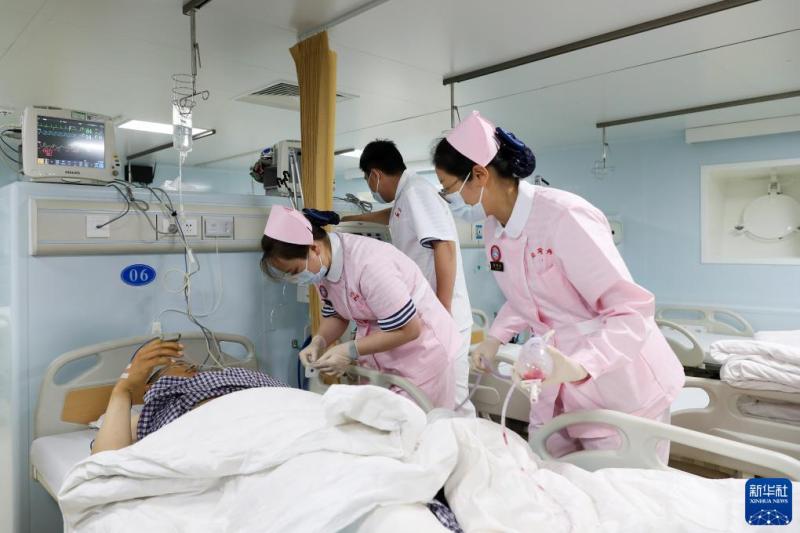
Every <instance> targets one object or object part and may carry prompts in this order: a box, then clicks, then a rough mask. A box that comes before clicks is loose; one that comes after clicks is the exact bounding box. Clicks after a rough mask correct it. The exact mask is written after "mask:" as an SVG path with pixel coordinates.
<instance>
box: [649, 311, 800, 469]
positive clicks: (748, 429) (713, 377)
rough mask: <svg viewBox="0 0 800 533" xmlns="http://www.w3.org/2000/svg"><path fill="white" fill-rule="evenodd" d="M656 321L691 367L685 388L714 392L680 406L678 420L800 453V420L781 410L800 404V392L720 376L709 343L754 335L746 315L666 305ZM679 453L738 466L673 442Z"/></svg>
mask: <svg viewBox="0 0 800 533" xmlns="http://www.w3.org/2000/svg"><path fill="white" fill-rule="evenodd" d="M656 323H657V324H658V325H659V327H660V328H661V331H662V332H663V333H664V336H665V337H666V339H667V342H668V343H669V345H670V347H671V348H672V350H673V351H674V352H675V354H676V355H677V356H678V359H679V360H680V361H681V363H682V364H683V366H684V368H685V369H686V374H687V376H688V377H687V380H686V385H685V387H684V388H685V390H686V391H687V392H691V391H690V389H699V390H701V391H703V392H704V393H705V394H706V395H707V396H708V398H709V400H708V405H707V406H703V407H692V408H688V409H681V410H678V411H676V412H674V413H673V415H672V423H673V424H674V425H677V426H681V427H684V428H687V429H692V430H695V431H701V432H704V433H708V434H710V435H717V436H722V437H725V438H728V439H731V440H735V441H737V442H744V443H748V444H753V445H755V446H761V447H764V448H767V449H770V450H773V451H777V452H780V453H784V454H787V455H790V456H792V457H795V458H798V459H800V425H798V424H797V422H794V423H792V422H790V421H787V420H785V419H781V418H780V417H779V416H777V415H778V414H779V413H780V411H781V410H782V409H790V408H794V409H798V410H800V395H798V394H794V393H790V392H777V391H765V390H754V389H742V388H736V387H733V386H731V385H729V384H728V383H725V382H723V381H720V380H719V369H720V365H719V364H716V363H714V362H713V360H711V359H710V355H709V348H710V346H711V345H712V344H713V343H715V342H717V341H723V340H753V339H754V335H755V332H754V331H753V328H752V326H751V325H750V324H749V323H748V322H747V320H746V319H745V318H744V317H742V316H741V315H739V314H737V313H735V312H733V311H729V310H726V309H718V308H712V307H700V306H686V307H679V306H664V307H660V308H659V309H658V310H657V311H656ZM745 403H749V404H750V405H752V404H754V403H758V405H759V406H760V411H761V413H762V414H760V415H759V416H754V415H753V414H749V413H746V412H744V411H743V408H745ZM792 406H794V407H792ZM673 454H674V455H675V456H677V457H680V458H681V459H684V458H686V459H690V460H692V461H695V462H698V463H701V464H703V463H706V462H708V461H711V462H713V463H714V464H719V465H721V466H726V467H729V468H733V466H732V465H730V464H728V463H729V462H728V461H725V460H723V459H721V458H719V457H714V456H713V455H709V454H707V453H702V452H699V451H697V450H689V449H686V448H684V447H682V446H680V445H678V446H675V447H674V448H673Z"/></svg>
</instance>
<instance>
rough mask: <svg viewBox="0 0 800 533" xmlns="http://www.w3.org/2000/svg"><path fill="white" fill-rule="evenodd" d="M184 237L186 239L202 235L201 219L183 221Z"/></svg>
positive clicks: (185, 219) (188, 218) (192, 218)
mask: <svg viewBox="0 0 800 533" xmlns="http://www.w3.org/2000/svg"><path fill="white" fill-rule="evenodd" d="M181 227H183V235H184V236H185V237H197V236H199V235H200V219H199V218H196V217H184V218H183V219H181Z"/></svg>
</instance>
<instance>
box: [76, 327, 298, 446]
mask: <svg viewBox="0 0 800 533" xmlns="http://www.w3.org/2000/svg"><path fill="white" fill-rule="evenodd" d="M182 356H183V345H182V344H180V343H179V342H165V341H162V340H160V339H155V340H153V341H150V342H148V343H147V344H145V345H144V346H142V347H141V348H139V349H138V350H137V351H136V353H135V354H134V356H133V359H132V360H131V364H130V365H129V366H128V368H126V370H125V372H124V373H123V374H122V376H120V378H119V380H118V381H117V383H116V385H114V388H113V390H112V392H111V397H110V399H109V401H108V407H107V408H106V413H105V417H104V421H103V424H102V426H101V427H100V430H99V431H98V433H97V437H96V438H95V440H94V442H93V443H92V453H93V454H95V453H98V452H102V451H107V450H118V449H120V448H124V447H126V446H130V445H131V444H132V443H134V442H135V441H137V440H139V439H142V438H144V437H146V436H147V435H149V434H150V433H152V432H154V431H156V430H158V429H160V428H162V427H163V426H165V425H167V424H169V423H170V422H172V421H173V420H175V419H177V418H179V417H180V416H182V415H184V414H186V413H187V412H189V411H191V410H192V409H194V408H195V407H198V406H200V405H202V404H204V403H206V402H208V401H211V400H213V399H214V398H219V397H220V396H224V395H226V394H230V393H232V392H236V391H240V390H244V389H252V388H256V387H287V386H288V385H286V384H284V383H282V382H280V381H278V380H276V379H274V378H271V377H270V376H268V375H266V374H264V373H262V372H258V371H256V370H250V369H247V368H225V369H222V370H211V371H200V370H198V368H197V366H196V365H193V364H191V363H188V362H186V361H184V360H182V359H181V357H182ZM142 396H143V397H144V407H143V408H142V412H141V414H140V415H131V404H132V402H133V398H137V397H142Z"/></svg>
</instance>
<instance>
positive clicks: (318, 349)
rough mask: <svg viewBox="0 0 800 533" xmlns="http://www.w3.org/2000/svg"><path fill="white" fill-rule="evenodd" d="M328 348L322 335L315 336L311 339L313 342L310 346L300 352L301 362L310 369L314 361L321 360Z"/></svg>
mask: <svg viewBox="0 0 800 533" xmlns="http://www.w3.org/2000/svg"><path fill="white" fill-rule="evenodd" d="M327 346H328V343H327V342H325V339H324V338H323V337H322V336H321V335H314V336H313V337H311V342H310V343H308V346H306V347H305V348H303V349H302V350H300V361H301V362H302V363H303V366H304V367H306V368H308V367H309V366H310V365H311V364H312V363H313V362H314V361H316V360H317V359H319V356H320V354H322V351H323V350H324V349H325V348H326V347H327Z"/></svg>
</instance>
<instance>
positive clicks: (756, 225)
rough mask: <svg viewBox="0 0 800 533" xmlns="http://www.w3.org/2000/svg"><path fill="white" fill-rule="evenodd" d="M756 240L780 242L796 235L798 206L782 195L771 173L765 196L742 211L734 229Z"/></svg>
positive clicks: (774, 174) (798, 218) (799, 223)
mask: <svg viewBox="0 0 800 533" xmlns="http://www.w3.org/2000/svg"><path fill="white" fill-rule="evenodd" d="M735 229H736V231H737V232H740V233H742V234H744V235H747V236H748V237H750V238H752V239H755V240H759V241H767V242H769V241H780V240H783V239H785V238H787V237H791V236H792V235H795V234H796V233H797V232H800V203H798V202H797V200H795V199H794V198H792V197H791V196H787V195H785V194H783V192H782V191H781V184H780V182H778V176H777V174H776V172H775V170H773V171H772V173H771V176H770V182H769V186H768V187H767V194H766V195H764V196H759V197H758V198H756V199H755V200H753V201H752V202H750V203H749V204H747V207H745V208H744V210H743V211H742V218H741V221H740V222H739V224H737V225H736V227H735Z"/></svg>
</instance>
